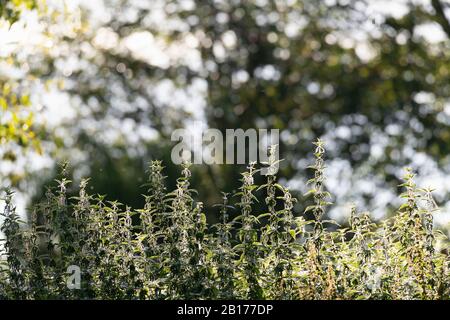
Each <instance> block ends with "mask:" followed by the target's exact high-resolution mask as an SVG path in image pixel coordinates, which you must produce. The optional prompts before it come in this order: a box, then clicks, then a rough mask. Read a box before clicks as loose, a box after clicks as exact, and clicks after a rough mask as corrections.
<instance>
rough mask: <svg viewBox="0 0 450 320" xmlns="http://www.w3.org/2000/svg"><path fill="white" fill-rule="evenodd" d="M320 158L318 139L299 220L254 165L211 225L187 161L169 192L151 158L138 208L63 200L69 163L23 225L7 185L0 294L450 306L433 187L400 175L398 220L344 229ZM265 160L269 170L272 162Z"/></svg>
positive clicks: (272, 179) (94, 199)
mask: <svg viewBox="0 0 450 320" xmlns="http://www.w3.org/2000/svg"><path fill="white" fill-rule="evenodd" d="M272 151H273V150H272ZM324 153H325V149H324V145H323V142H322V141H320V140H318V141H317V142H315V153H314V155H315V158H316V160H315V164H314V165H313V166H312V167H311V168H312V170H313V171H314V177H313V179H312V180H311V181H310V184H311V191H310V194H311V195H312V196H313V199H312V201H313V204H312V205H311V206H309V207H308V209H307V210H306V213H305V214H304V215H301V216H298V217H295V216H294V212H293V209H294V204H295V201H296V200H295V199H294V198H292V196H291V194H290V192H289V191H288V190H287V189H286V188H285V187H284V186H282V185H280V184H278V183H277V181H276V175H275V174H274V171H273V170H269V174H268V175H267V176H266V182H265V183H264V184H263V185H260V186H258V185H256V184H255V179H254V175H255V174H256V173H257V172H258V170H257V169H256V168H255V164H250V165H249V167H248V170H247V171H246V172H244V173H243V174H242V179H241V187H240V189H239V190H238V192H236V193H235V194H233V195H230V194H226V193H224V194H223V202H222V203H221V204H218V205H217V206H216V207H217V208H218V210H219V212H218V213H219V215H220V216H219V222H218V223H216V224H215V225H213V226H211V227H210V228H208V226H207V223H206V217H205V214H204V209H203V204H202V203H201V202H197V201H196V200H195V190H192V189H191V188H190V178H191V172H190V169H189V164H185V165H183V168H182V172H181V177H180V178H179V179H178V180H177V183H176V187H175V190H174V191H172V192H167V191H166V186H165V185H166V184H165V177H164V175H163V169H164V168H163V166H162V163H161V162H160V161H153V162H152V163H151V164H150V167H149V178H148V183H147V184H145V187H146V188H147V192H146V194H145V205H144V207H143V208H142V209H138V210H134V209H132V208H130V207H128V206H123V205H122V204H120V203H119V202H117V201H107V200H106V198H105V197H104V196H101V195H97V196H92V195H89V194H88V193H87V186H88V181H87V180H83V181H82V182H81V184H80V187H79V192H78V196H76V197H73V198H68V196H67V192H68V191H67V189H68V187H69V185H70V181H69V180H68V177H67V172H68V171H67V167H66V165H64V166H63V167H62V170H61V174H60V177H58V179H57V180H56V185H55V186H54V187H52V188H49V189H48V191H47V193H46V199H45V200H44V201H43V202H42V203H41V204H39V205H37V206H36V207H35V208H34V209H33V210H32V214H31V218H30V221H29V223H24V222H21V221H20V220H19V217H18V215H17V213H16V211H15V207H14V205H13V193H12V192H11V191H9V190H7V191H6V195H5V197H4V199H3V200H4V202H5V204H6V205H5V206H4V209H3V211H2V212H1V215H2V216H3V223H2V227H1V231H2V232H3V234H4V239H3V240H2V241H3V244H2V251H1V254H2V260H1V263H2V269H1V273H0V298H3V299H16V298H22V299H55V298H57V299H449V298H450V273H449V263H450V258H449V256H448V249H447V250H445V248H443V245H444V241H441V242H440V244H439V246H438V245H437V239H438V238H439V237H440V238H442V235H441V234H440V233H439V232H438V231H436V230H433V213H434V212H435V211H436V210H437V207H436V204H435V202H434V200H433V198H432V195H431V190H427V189H419V188H417V187H416V185H415V183H414V174H413V172H412V170H411V169H408V170H407V173H406V175H405V178H404V184H402V187H403V188H404V189H405V192H404V193H403V194H402V195H401V197H402V198H404V199H405V202H404V204H403V205H402V206H401V207H400V208H399V210H398V214H397V215H395V216H394V217H392V218H389V219H387V220H384V221H382V222H381V223H375V222H374V221H372V220H371V218H370V214H369V213H358V212H357V209H356V208H355V207H353V208H352V209H351V212H350V219H349V227H348V228H342V227H337V228H336V227H335V226H336V223H335V222H333V221H324V220H322V217H323V216H324V214H325V211H326V207H327V205H328V204H329V202H328V198H330V194H329V193H327V191H326V190H325V184H324V182H325V174H324V168H325V165H324ZM273 154H274V153H273V152H272V155H273ZM269 159H270V160H269V162H268V163H267V164H266V165H268V166H269V168H270V167H271V166H273V165H275V164H276V162H275V159H274V157H273V156H272V157H269ZM232 199H236V200H232ZM305 201H306V200H305ZM257 202H263V203H265V210H264V211H263V212H256V210H255V204H256V203H257ZM235 212H237V216H236V217H235V218H234V219H232V220H231V219H230V215H231V214H233V213H235ZM309 212H311V213H312V215H310V214H309ZM310 218H311V219H310ZM73 265H76V266H78V267H79V268H80V270H81V287H80V288H79V289H69V288H68V287H67V278H68V274H67V268H68V267H69V266H73Z"/></svg>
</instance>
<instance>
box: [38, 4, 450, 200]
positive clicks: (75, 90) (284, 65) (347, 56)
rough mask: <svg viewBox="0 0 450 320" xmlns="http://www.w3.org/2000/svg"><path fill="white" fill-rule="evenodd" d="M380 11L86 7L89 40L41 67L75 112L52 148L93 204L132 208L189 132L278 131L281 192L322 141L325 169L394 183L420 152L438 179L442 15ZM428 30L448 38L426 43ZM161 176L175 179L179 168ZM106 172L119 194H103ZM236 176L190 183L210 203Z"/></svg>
mask: <svg viewBox="0 0 450 320" xmlns="http://www.w3.org/2000/svg"><path fill="white" fill-rule="evenodd" d="M375 2H376V1H361V0H353V1H352V0H336V1H329V0H318V1H316V0H315V1H313V0H303V1H296V0H290V1H279V0H251V1H240V0H233V1H219V0H216V1H208V2H205V1H181V0H155V1H151V2H150V1H131V0H130V1H125V0H105V1H104V7H102V6H100V7H99V6H96V5H93V6H92V7H91V8H90V9H88V10H87V11H86V13H85V16H84V17H85V18H84V20H83V26H84V28H83V31H82V32H80V33H77V34H75V35H73V36H70V37H65V38H63V39H61V41H58V42H55V44H54V46H55V47H54V52H57V54H56V53H52V54H50V55H48V56H47V58H46V60H45V64H46V66H47V67H46V70H47V73H46V77H47V76H52V77H55V76H56V77H60V78H63V79H64V80H65V89H64V90H65V91H64V92H65V93H66V94H67V95H68V96H69V97H70V100H69V101H70V103H71V105H72V106H73V107H74V109H75V110H77V111H76V115H75V117H74V118H71V119H69V120H67V122H65V123H63V124H62V125H60V127H59V129H58V138H57V141H58V143H59V144H60V145H64V146H65V148H66V150H68V152H67V153H66V155H68V156H70V157H72V158H74V160H75V162H76V161H77V160H76V159H77V157H78V162H79V163H81V164H82V166H84V167H90V174H91V175H92V178H93V179H92V181H93V183H94V184H95V183H96V182H95V181H99V183H98V185H95V188H96V190H97V191H99V192H101V193H108V194H117V195H118V198H119V200H122V201H123V202H127V203H135V202H136V201H138V200H136V199H134V200H133V199H130V198H129V197H130V196H129V194H131V193H132V192H133V193H134V190H130V189H128V187H126V189H127V190H129V191H130V192H128V193H127V192H125V193H123V192H122V191H123V188H125V186H128V184H127V181H128V182H129V181H133V180H136V179H138V178H140V176H142V172H143V169H144V168H145V163H146V161H147V160H148V159H149V158H163V159H169V155H170V145H171V144H170V142H169V140H170V139H169V137H170V134H171V132H172V131H173V129H174V128H177V127H180V126H183V125H186V124H189V120H192V119H197V120H198V119H200V120H201V119H205V120H206V121H207V123H208V125H209V126H210V127H214V128H219V129H221V130H225V129H226V128H244V129H245V128H254V127H260V128H279V129H281V131H282V135H281V137H282V141H281V146H280V149H281V154H282V157H283V158H284V159H285V161H284V162H283V166H282V173H281V176H284V177H286V178H287V179H300V181H304V177H303V175H304V173H303V172H304V170H303V168H304V164H305V163H304V159H305V158H307V154H308V152H309V151H310V141H312V140H314V139H315V138H316V137H319V136H323V137H325V138H326V139H325V140H327V141H329V142H330V145H329V149H331V156H332V157H333V158H335V157H341V158H342V159H346V160H348V161H350V163H351V168H353V170H354V171H355V172H358V174H360V175H364V176H366V177H368V178H369V179H372V180H374V181H375V180H376V181H378V180H380V181H382V182H383V183H384V181H388V182H390V183H393V184H396V183H397V178H398V177H397V176H396V172H398V167H399V166H403V165H404V164H406V163H409V162H411V161H412V159H413V158H414V156H415V154H416V152H426V153H427V154H429V155H431V156H432V157H433V159H434V160H435V161H437V162H439V164H440V166H441V167H443V168H444V167H445V166H446V164H447V163H448V161H449V158H448V155H449V152H450V148H449V147H450V145H449V144H448V138H449V137H450V130H449V129H450V128H449V124H450V110H449V107H448V101H449V95H450V90H449V89H450V88H449V83H450V82H449V71H450V65H449V64H450V54H449V52H450V51H449V50H448V48H449V45H450V41H449V36H450V33H449V29H450V28H449V20H448V17H447V16H446V12H447V10H448V9H447V7H448V3H447V2H444V1H440V0H432V1H430V2H426V1H425V2H424V1H420V2H416V1H411V2H408V3H407V4H406V10H404V12H403V13H402V14H396V15H393V14H392V15H387V16H382V15H379V14H375V13H373V10H372V9H371V8H372V7H371V6H372V5H373V4H374V3H375ZM89 24H90V25H89ZM424 27H426V28H428V29H426V28H425V29H424ZM430 28H431V29H430ZM421 30H422V32H421ZM423 30H433V31H432V32H435V33H438V32H441V33H443V34H444V35H446V36H444V37H442V39H440V40H439V41H436V42H434V43H431V42H430V41H429V39H427V37H426V35H427V34H426V35H425V36H424V32H423ZM436 30H437V31H436ZM425 33H427V32H426V31H425ZM56 48H59V49H58V50H56ZM40 62H41V63H42V61H40ZM74 150H76V151H77V152H74ZM411 150H412V151H411ZM81 154H83V155H82V156H81ZM130 159H131V160H130ZM126 163H128V165H124V164H126ZM166 165H168V166H169V168H168V169H169V170H168V172H169V175H170V176H175V175H176V172H177V171H176V170H178V169H176V168H175V167H173V165H172V164H171V163H170V161H168V162H166ZM118 166H120V167H121V169H120V171H121V172H122V173H120V174H119V171H118V170H117V168H118ZM127 168H129V170H128V169H127ZM86 170H87V171H85V172H89V170H88V169H86ZM112 172H114V174H113V175H114V183H108V181H112V180H109V179H111V177H112ZM239 172H240V169H238V168H236V167H235V166H220V167H210V166H208V167H207V166H202V167H195V168H194V173H196V174H197V180H196V181H195V180H194V182H193V183H194V185H195V187H197V188H198V189H199V191H200V192H201V193H202V195H204V196H205V197H206V198H207V199H206V202H207V204H211V203H212V202H216V201H218V200H219V199H218V197H219V194H220V193H219V192H218V191H219V190H226V191H230V190H232V189H234V188H236V187H237V186H236V185H234V183H235V182H236V181H238V174H239ZM141 178H142V177H141ZM377 179H378V180H377ZM100 181H102V182H100ZM302 188H303V187H302V186H300V187H299V189H302ZM117 190H121V191H120V192H116V191H117ZM354 192H355V193H358V192H360V193H361V194H362V196H363V197H364V196H367V194H364V192H365V191H364V190H354Z"/></svg>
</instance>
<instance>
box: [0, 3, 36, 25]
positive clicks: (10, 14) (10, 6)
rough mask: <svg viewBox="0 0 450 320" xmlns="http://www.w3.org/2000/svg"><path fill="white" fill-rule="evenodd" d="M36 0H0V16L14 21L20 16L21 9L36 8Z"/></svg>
mask: <svg viewBox="0 0 450 320" xmlns="http://www.w3.org/2000/svg"><path fill="white" fill-rule="evenodd" d="M36 4H37V0H0V18H5V19H6V20H8V21H9V22H10V23H14V22H16V21H17V20H19V18H20V14H21V13H22V11H23V10H31V9H34V8H36Z"/></svg>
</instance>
